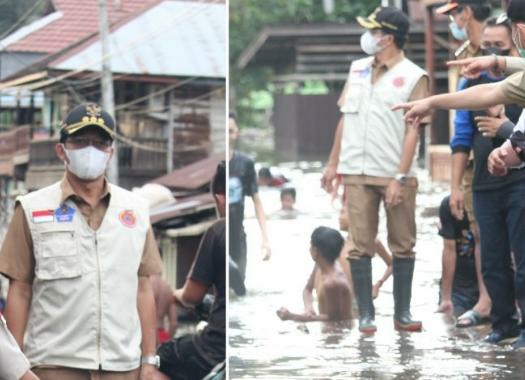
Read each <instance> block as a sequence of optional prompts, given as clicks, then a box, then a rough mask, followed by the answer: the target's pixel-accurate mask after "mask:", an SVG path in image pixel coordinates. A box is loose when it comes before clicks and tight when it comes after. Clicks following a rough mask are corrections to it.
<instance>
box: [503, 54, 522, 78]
mask: <svg viewBox="0 0 525 380" xmlns="http://www.w3.org/2000/svg"><path fill="white" fill-rule="evenodd" d="M505 64H506V69H505V74H507V75H511V74H515V73H517V72H520V71H525V58H521V57H505Z"/></svg>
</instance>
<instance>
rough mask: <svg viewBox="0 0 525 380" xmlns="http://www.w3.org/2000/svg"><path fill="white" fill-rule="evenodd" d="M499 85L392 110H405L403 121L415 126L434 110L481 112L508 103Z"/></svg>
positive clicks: (474, 87) (485, 86) (460, 92)
mask: <svg viewBox="0 0 525 380" xmlns="http://www.w3.org/2000/svg"><path fill="white" fill-rule="evenodd" d="M500 84H501V82H499V83H488V84H481V85H477V86H472V87H469V88H467V89H466V90H462V91H458V92H454V93H450V94H440V95H434V96H431V97H428V98H426V99H422V100H417V101H415V102H409V103H403V104H398V105H396V106H394V107H393V108H392V110H393V111H396V110H400V109H402V110H405V111H406V113H405V121H407V122H408V123H411V124H412V125H416V126H417V125H419V123H420V121H421V120H422V119H423V118H424V117H425V116H427V115H429V114H430V113H431V112H432V111H433V110H435V109H469V110H482V109H486V108H489V107H492V106H495V105H497V104H507V103H510V102H511V101H510V99H507V98H506V97H505V95H504V94H503V91H502V90H501V86H500Z"/></svg>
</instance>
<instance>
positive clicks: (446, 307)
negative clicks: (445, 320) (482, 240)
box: [438, 239, 456, 313]
mask: <svg viewBox="0 0 525 380" xmlns="http://www.w3.org/2000/svg"><path fill="white" fill-rule="evenodd" d="M455 272H456V242H455V241H454V240H449V239H443V257H442V274H441V302H440V304H439V308H438V312H439V313H452V312H453V311H454V305H453V304H452V284H453V282H454V273H455Z"/></svg>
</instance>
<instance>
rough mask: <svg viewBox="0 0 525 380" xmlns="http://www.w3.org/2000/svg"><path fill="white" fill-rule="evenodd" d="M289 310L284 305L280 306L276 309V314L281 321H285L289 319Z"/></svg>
mask: <svg viewBox="0 0 525 380" xmlns="http://www.w3.org/2000/svg"><path fill="white" fill-rule="evenodd" d="M290 314H291V313H290V310H288V309H287V308H285V307H281V308H280V309H279V310H277V316H278V317H279V318H281V320H282V321H287V320H289V319H290Z"/></svg>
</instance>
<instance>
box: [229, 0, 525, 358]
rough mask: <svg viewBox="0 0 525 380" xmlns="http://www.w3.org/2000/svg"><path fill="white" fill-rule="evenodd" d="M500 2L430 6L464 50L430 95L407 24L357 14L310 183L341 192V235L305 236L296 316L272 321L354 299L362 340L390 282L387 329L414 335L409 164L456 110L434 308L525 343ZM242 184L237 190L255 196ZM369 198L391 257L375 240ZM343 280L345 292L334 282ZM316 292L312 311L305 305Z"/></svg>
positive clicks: (524, 129)
mask: <svg viewBox="0 0 525 380" xmlns="http://www.w3.org/2000/svg"><path fill="white" fill-rule="evenodd" d="M502 8H503V13H501V14H497V13H496V12H495V10H494V9H493V8H492V4H491V2H489V1H484V0H449V1H448V2H447V4H445V5H444V6H441V7H439V8H437V9H436V10H435V11H436V12H437V13H439V14H441V15H445V16H448V17H449V19H450V31H451V33H452V35H453V37H454V38H455V39H457V40H461V41H464V43H463V44H462V45H461V47H460V48H459V49H458V50H457V51H456V54H455V59H454V60H453V61H451V62H449V63H448V64H449V66H450V68H451V72H450V81H449V82H450V84H451V86H452V87H453V88H451V90H450V92H449V93H448V94H443V95H434V96H431V94H430V91H429V78H428V75H427V73H426V72H425V71H424V70H423V69H422V68H420V67H418V66H417V65H416V64H414V63H413V62H412V61H410V60H409V59H408V58H407V57H405V55H404V52H403V49H404V46H405V43H406V41H407V37H408V31H409V28H410V23H409V19H408V17H407V16H406V15H405V14H404V13H403V12H402V11H401V10H399V9H397V8H395V7H379V8H378V9H377V10H376V11H375V12H374V13H373V14H371V15H370V16H368V17H366V18H363V17H359V18H358V22H359V24H360V25H361V26H362V27H363V28H364V29H365V32H364V33H363V34H362V36H361V49H362V50H363V51H364V52H365V53H366V54H367V55H368V57H367V58H364V59H359V60H355V61H353V62H352V63H351V67H350V70H349V73H348V78H347V80H346V84H345V87H344V90H343V92H342V94H341V96H340V98H339V101H338V106H339V108H340V111H341V114H342V116H341V118H340V121H339V123H338V126H337V129H336V133H335V137H334V142H333V146H332V149H331V152H330V155H329V158H328V161H327V164H326V166H325V168H324V171H323V174H322V178H321V186H322V188H324V189H325V190H326V191H327V192H329V193H333V192H334V188H336V187H337V186H338V183H340V182H342V183H343V184H344V187H345V191H344V193H345V197H344V198H345V200H344V212H345V213H346V214H347V216H348V218H347V221H348V226H347V228H348V231H349V234H348V239H347V241H346V243H343V242H344V239H343V238H341V236H340V234H339V232H337V231H335V230H332V229H330V228H327V227H320V228H318V229H316V230H315V231H314V232H313V234H312V236H311V248H310V253H311V256H312V258H313V260H314V269H313V272H312V274H311V276H310V278H309V280H308V281H307V284H306V286H305V288H304V292H303V300H304V311H303V312H302V313H296V312H291V311H289V310H288V309H287V308H286V307H283V308H281V309H279V310H277V315H278V317H279V318H281V319H283V320H295V321H303V322H305V321H327V320H340V319H347V318H351V315H352V312H351V311H352V310H351V304H352V302H351V301H350V302H348V298H350V299H352V298H355V301H356V303H357V309H358V319H359V330H360V331H361V332H362V333H365V334H370V333H374V332H375V331H376V329H377V327H376V324H375V309H374V301H373V300H374V297H375V296H377V292H378V286H380V285H381V284H382V282H383V281H384V280H385V279H386V278H388V276H390V275H392V277H393V298H394V310H393V322H394V327H395V328H396V329H398V330H404V331H421V329H422V325H423V324H422V322H421V321H419V320H417V319H415V318H413V317H412V314H411V310H410V305H411V298H412V279H413V274H414V268H415V263H416V252H415V250H414V247H415V243H416V222H415V209H416V193H417V188H418V181H417V177H416V171H415V159H414V158H415V154H416V147H417V144H418V141H419V134H420V130H421V127H423V126H425V125H427V124H429V123H430V122H431V120H432V119H431V116H432V113H431V111H432V110H434V109H437V108H441V109H457V112H456V113H455V114H454V135H453V136H452V138H451V143H450V147H451V165H452V168H451V169H452V170H451V172H452V178H451V188H450V195H449V196H447V197H446V198H445V199H443V201H442V202H441V205H439V222H440V223H439V230H438V233H439V235H440V236H441V237H442V239H443V250H442V278H441V281H440V292H439V300H438V302H437V311H439V312H442V313H448V314H451V315H454V316H455V317H456V326H457V327H458V328H465V327H472V326H475V325H478V324H484V323H490V324H491V331H490V333H489V334H488V335H487V336H486V337H485V342H487V343H491V344H506V343H511V344H512V347H513V348H514V349H516V350H520V349H523V348H525V322H524V321H525V314H524V313H525V255H524V249H525V241H523V239H524V237H525V203H524V201H523V200H522V199H524V198H523V190H525V187H524V185H523V178H524V175H525V170H523V167H525V164H524V163H523V161H525V116H524V115H525V113H524V112H523V105H525V79H524V78H525V57H524V55H525V1H523V0H510V1H502ZM234 122H235V119H234V117H232V119H230V123H234ZM439 127H440V126H439V125H434V128H439ZM230 136H231V132H230ZM230 165H231V162H230ZM250 165H251V167H253V162H251V161H250ZM252 172H253V173H254V170H252ZM267 174H268V173H265V175H266V177H268V175H267ZM253 182H254V183H255V180H253ZM265 183H269V182H268V178H266V182H265ZM281 185H282V184H281ZM250 189H252V190H251V193H250V192H248V193H245V194H246V195H250V194H253V189H254V188H253V187H252V188H250ZM255 189H256V188H255ZM381 204H383V205H384V209H385V214H386V227H387V243H388V244H387V245H388V249H389V251H390V253H389V252H388V251H387V250H386V249H385V248H384V246H382V244H381V242H380V241H379V240H377V232H378V223H379V212H380V206H381ZM436 206H438V205H436ZM343 219H345V218H343ZM232 222H233V223H236V222H237V221H235V220H231V221H230V223H232ZM260 224H261V223H260ZM263 226H264V224H261V227H262V228H261V230H262V233H263V237H264V238H263V240H264V241H265V242H267V241H268V240H267V235H266V230H265V227H264V228H263ZM342 229H345V228H342ZM328 236H330V237H328ZM230 239H232V236H231V235H230ZM325 240H331V244H325ZM337 252H339V253H337ZM380 252H382V254H380V255H381V257H384V259H385V263H386V264H387V268H388V269H387V271H386V272H385V275H384V276H383V278H382V279H381V280H380V282H377V283H374V282H373V279H372V265H371V263H372V261H371V259H372V257H373V256H374V255H375V254H376V253H380ZM390 255H391V256H390ZM338 258H339V259H340V258H342V260H338ZM345 268H346V271H347V272H348V274H347V275H345V274H344V273H345ZM343 278H346V279H347V280H348V281H347V282H348V284H349V285H350V287H349V289H346V287H344V286H342V285H341V284H340V283H339V280H341V279H343ZM314 289H315V290H316V292H317V294H318V301H319V307H318V311H316V310H315V308H313V307H312V301H311V300H312V297H311V294H312V292H313V290H314ZM330 297H333V299H331V300H330ZM341 307H343V308H344V312H343V311H342V310H341V309H340V308H341Z"/></svg>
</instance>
